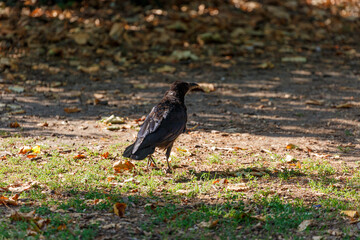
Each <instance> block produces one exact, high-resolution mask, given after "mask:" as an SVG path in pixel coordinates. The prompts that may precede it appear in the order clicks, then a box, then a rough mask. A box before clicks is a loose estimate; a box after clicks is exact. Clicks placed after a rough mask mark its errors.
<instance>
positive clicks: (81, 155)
mask: <svg viewBox="0 0 360 240" xmlns="http://www.w3.org/2000/svg"><path fill="white" fill-rule="evenodd" d="M84 158H86V156H85V155H83V154H78V155H76V156H74V159H84Z"/></svg>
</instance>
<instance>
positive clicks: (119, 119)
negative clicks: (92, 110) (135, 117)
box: [102, 115, 125, 124]
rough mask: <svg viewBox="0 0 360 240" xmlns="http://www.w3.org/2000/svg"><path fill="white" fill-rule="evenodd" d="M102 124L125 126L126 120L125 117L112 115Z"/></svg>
mask: <svg viewBox="0 0 360 240" xmlns="http://www.w3.org/2000/svg"><path fill="white" fill-rule="evenodd" d="M102 122H104V123H111V124H123V123H125V119H124V118H123V117H118V116H115V115H111V116H110V117H108V118H106V119H104V120H102Z"/></svg>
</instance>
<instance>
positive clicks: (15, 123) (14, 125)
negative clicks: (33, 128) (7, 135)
mask: <svg viewBox="0 0 360 240" xmlns="http://www.w3.org/2000/svg"><path fill="white" fill-rule="evenodd" d="M10 127H11V128H19V127H20V124H19V123H18V122H11V123H10Z"/></svg>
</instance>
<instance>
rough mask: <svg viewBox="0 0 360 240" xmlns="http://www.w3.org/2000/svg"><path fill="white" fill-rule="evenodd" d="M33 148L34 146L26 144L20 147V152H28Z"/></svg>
mask: <svg viewBox="0 0 360 240" xmlns="http://www.w3.org/2000/svg"><path fill="white" fill-rule="evenodd" d="M31 150H32V147H29V146H24V147H22V148H21V149H20V151H19V154H27V153H28V152H30V151H31Z"/></svg>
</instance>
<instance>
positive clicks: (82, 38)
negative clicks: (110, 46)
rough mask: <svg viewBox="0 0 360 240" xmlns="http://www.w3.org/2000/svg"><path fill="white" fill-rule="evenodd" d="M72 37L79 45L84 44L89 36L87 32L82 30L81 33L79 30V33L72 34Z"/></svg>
mask: <svg viewBox="0 0 360 240" xmlns="http://www.w3.org/2000/svg"><path fill="white" fill-rule="evenodd" d="M72 38H73V39H74V41H75V42H76V43H77V44H79V45H85V44H86V43H87V42H88V40H89V38H90V36H89V34H87V33H84V32H82V33H81V32H80V33H76V34H74V35H73V36H72Z"/></svg>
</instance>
